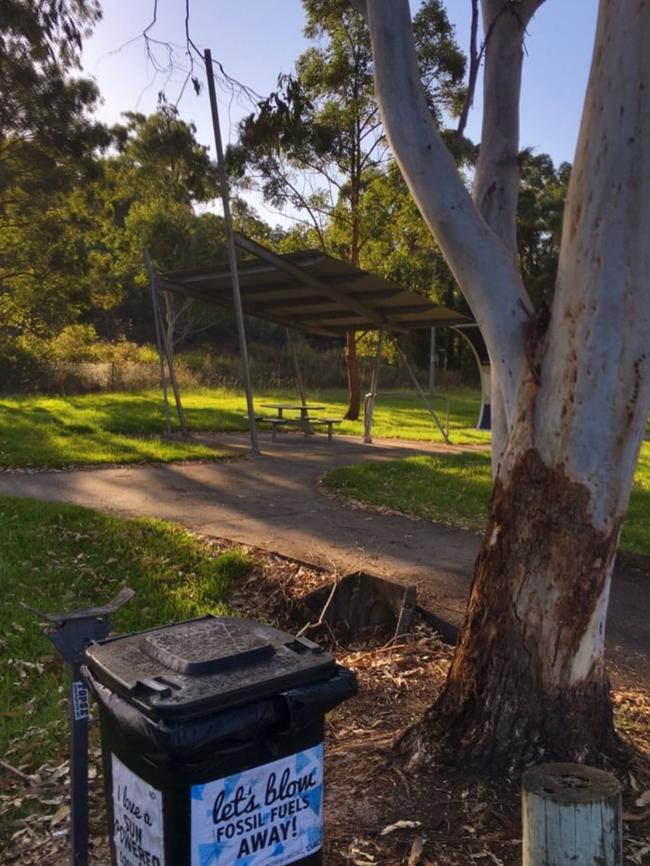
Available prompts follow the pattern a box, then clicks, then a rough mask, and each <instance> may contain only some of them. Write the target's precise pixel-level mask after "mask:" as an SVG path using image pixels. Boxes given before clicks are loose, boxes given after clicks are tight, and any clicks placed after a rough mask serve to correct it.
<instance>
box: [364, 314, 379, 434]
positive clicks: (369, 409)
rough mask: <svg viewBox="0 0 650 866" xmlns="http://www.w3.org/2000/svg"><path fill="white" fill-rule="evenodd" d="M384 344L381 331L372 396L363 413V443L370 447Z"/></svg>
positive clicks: (368, 398)
mask: <svg viewBox="0 0 650 866" xmlns="http://www.w3.org/2000/svg"><path fill="white" fill-rule="evenodd" d="M383 343H384V329H383V328H380V329H379V339H378V340H377V353H376V354H375V364H374V367H373V368H372V378H371V380H370V394H368V397H367V399H366V402H365V404H364V412H363V441H364V442H366V443H367V444H368V445H371V444H372V416H373V414H374V411H375V400H376V399H377V387H378V385H379V367H380V364H381V350H382V346H383Z"/></svg>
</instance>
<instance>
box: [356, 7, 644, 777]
mask: <svg viewBox="0 0 650 866" xmlns="http://www.w3.org/2000/svg"><path fill="white" fill-rule="evenodd" d="M542 2H543V0H482V15H483V21H484V29H485V37H484V38H485V42H486V52H485V72H484V119H483V130H482V141H481V148H480V161H479V165H478V168H477V172H476V179H475V186H474V190H473V196H470V195H469V193H468V192H467V191H466V189H465V187H464V186H463V183H462V181H461V179H460V177H459V175H458V172H457V170H456V167H455V165H454V162H453V159H452V158H451V156H450V155H449V153H448V151H447V150H446V149H445V147H444V145H443V143H442V140H441V138H440V135H439V133H438V130H437V129H436V127H435V124H434V123H433V122H432V119H431V115H430V112H429V110H428V107H427V103H426V100H425V97H424V94H423V91H422V87H421V85H420V81H419V78H418V70H417V63H416V58H415V51H414V47H413V39H412V28H411V19H410V11H409V4H408V0H367V3H366V2H360V0H354V5H355V6H356V8H357V9H358V10H359V11H361V12H362V13H363V14H364V15H365V16H366V20H367V23H368V26H369V29H370V34H371V39H372V46H373V53H374V69H375V88H376V94H377V100H378V103H379V106H380V109H381V114H382V120H383V124H384V127H385V130H386V133H387V135H388V138H389V141H390V144H391V146H392V149H393V152H394V154H395V157H396V159H397V161H398V163H399V165H400V168H401V171H402V173H403V175H404V177H405V179H406V181H407V183H408V185H409V188H410V190H411V193H412V195H413V196H414V198H415V200H416V202H417V204H418V207H419V209H420V211H421V213H422V214H423V216H424V219H425V220H426V222H427V224H428V226H429V228H430V229H431V231H432V232H433V234H434V235H435V237H436V240H437V242H438V244H439V246H440V248H441V249H442V251H443V253H444V255H445V257H446V259H447V262H448V264H449V265H450V268H451V270H452V272H453V274H454V276H455V278H456V280H457V281H458V284H459V286H460V287H461V290H462V291H463V293H464V295H465V297H466V298H467V300H468V302H469V304H470V306H471V308H472V310H473V312H474V315H475V317H476V319H477V321H478V323H479V325H480V327H481V329H482V331H483V334H484V337H485V339H486V342H487V345H488V349H489V353H490V357H491V360H492V368H493V371H494V382H493V392H494V403H495V405H496V406H497V408H498V411H497V413H496V414H497V418H496V425H495V429H494V431H493V472H494V480H495V484H494V491H493V496H492V501H491V506H490V517H489V521H488V525H487V528H486V531H485V535H484V537H483V541H482V545H481V548H480V552H479V556H478V559H477V562H476V566H475V572H474V580H473V585H472V589H471V593H470V599H469V603H468V609H467V613H466V618H465V622H464V626H463V629H462V632H461V636H460V639H459V643H458V647H457V649H456V652H455V656H454V660H453V663H452V666H451V669H450V673H449V676H448V680H447V683H446V685H445V688H444V689H443V692H442V694H441V695H440V697H439V698H438V700H437V701H436V703H435V704H434V705H433V706H432V707H431V708H430V709H429V711H428V712H427V713H426V715H425V717H424V719H423V720H422V721H421V722H420V723H419V724H417V725H416V726H415V727H413V728H412V729H410V731H409V732H408V733H407V734H406V735H405V737H404V739H403V741H402V744H403V746H404V747H405V749H407V751H408V754H409V755H410V757H411V760H412V761H413V762H414V763H417V762H420V761H426V760H428V759H429V758H431V756H432V755H433V754H434V753H435V752H436V751H437V750H438V749H439V748H441V747H442V746H444V747H445V749H446V754H447V755H451V756H454V757H455V758H456V759H459V758H462V759H463V760H464V761H468V762H472V763H475V764H477V765H481V766H483V767H491V768H495V769H496V768H501V769H504V768H513V767H516V766H521V765H523V764H526V763H529V762H532V761H536V760H539V759H541V758H545V759H547V758H563V759H570V760H579V761H598V760H601V759H602V756H603V755H611V754H612V753H613V752H614V751H615V749H616V738H615V734H614V728H613V721H612V712H611V702H610V698H609V683H608V679H607V675H606V671H605V664H604V631H605V618H606V613H607V605H608V596H609V589H610V581H611V574H612V568H613V563H614V558H615V554H616V547H617V541H618V536H619V531H620V527H621V524H622V521H623V519H624V516H625V512H626V508H627V503H628V498H629V493H630V489H631V485H632V478H633V472H634V467H635V463H636V458H637V455H638V451H639V447H640V444H641V440H642V437H643V432H644V428H645V422H646V418H647V415H648V409H649V407H650V387H649V378H648V363H649V358H648V355H649V354H650V352H649V349H648V337H647V335H648V332H649V331H648V327H649V325H650V322H649V316H650V293H649V289H650V286H649V276H650V274H649V267H650V261H649V256H650V205H649V202H650V189H649V186H650V53H649V52H648V50H647V46H648V44H650V3H648V2H647V0H600V9H599V17H598V26H597V31H596V38H595V46H594V54H593V60H592V67H591V73H590V78H589V84H588V89H587V94H586V99H585V106H584V112H583V117H582V122H581V129H580V135H579V140H578V145H577V150H576V157H575V163H574V168H573V172H572V175H571V179H570V183H569V189H568V193H567V203H566V207H565V214H564V225H563V234H562V244H561V250H560V258H559V266H558V273H557V280H556V289H555V295H554V300H553V305H552V308H551V309H550V310H539V311H535V310H534V309H533V306H532V304H531V302H530V300H529V298H528V297H527V295H526V292H525V290H524V287H523V283H522V279H521V275H520V273H519V270H518V265H517V261H516V254H515V251H516V238H515V214H516V207H517V184H518V166H517V153H518V104H519V95H520V93H519V91H520V81H521V65H522V57H523V39H524V34H525V30H526V26H527V24H528V23H529V21H530V19H531V17H532V15H533V14H534V13H535V12H536V11H537V9H538V8H539V6H541V5H542ZM557 14H560V13H559V12H558V13H557Z"/></svg>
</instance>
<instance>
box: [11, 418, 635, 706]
mask: <svg viewBox="0 0 650 866" xmlns="http://www.w3.org/2000/svg"><path fill="white" fill-rule="evenodd" d="M218 441H219V442H220V443H221V444H226V445H229V446H231V447H233V448H234V449H235V450H237V451H241V450H244V451H246V450H247V440H246V437H245V436H243V435H234V434H233V435H232V436H221V437H219V439H218ZM261 445H262V450H263V454H262V456H260V457H256V458H253V457H247V458H245V459H238V460H233V461H220V462H216V463H185V464H156V465H147V466H121V467H115V468H104V469H93V470H87V469H84V470H77V471H71V472H42V473H37V474H29V475H28V474H2V475H0V494H6V495H18V496H32V497H35V498H37V499H46V500H54V501H65V502H74V503H77V504H79V505H85V506H90V507H93V508H99V509H104V510H109V511H112V512H115V513H117V514H121V515H127V516H136V515H147V516H151V517H159V518H163V519H166V520H174V521H177V522H179V523H181V524H183V525H185V526H187V527H188V528H190V529H192V530H195V531H197V532H200V533H204V534H206V535H212V536H216V537H219V538H227V539H231V540H233V541H238V542H242V543H244V544H249V545H252V546H255V547H260V548H262V549H265V550H269V551H275V552H278V553H280V554H283V555H285V556H290V557H295V558H296V559H302V560H306V561H309V562H312V563H316V564H318V565H321V566H324V567H327V568H330V569H333V570H337V571H339V572H345V571H352V570H354V569H357V568H363V569H365V570H367V571H371V572H374V573H377V574H381V575H385V576H386V577H390V578H392V579H394V580H398V581H404V582H409V583H415V584H417V586H418V591H419V595H420V598H421V603H423V604H424V605H425V606H428V607H429V608H430V609H431V610H433V611H434V612H435V613H436V614H437V615H438V616H439V617H441V619H443V620H445V621H447V622H449V623H451V624H452V625H456V626H457V625H459V624H460V622H461V620H462V615H463V611H464V607H465V601H466V597H467V592H468V590H469V586H470V581H471V575H472V568H473V564H474V559H475V557H476V553H477V551H478V545H479V536H478V535H476V534H474V533H471V532H467V531H464V530H457V529H449V528H446V527H443V526H440V525H437V524H431V523H428V522H425V521H421V520H416V519H411V518H408V517H404V516H400V515H394V514H382V513H379V512H373V511H368V510H364V509H360V508H354V507H352V506H350V505H348V504H345V503H343V502H342V501H341V500H339V499H335V498H333V497H331V496H327V495H324V494H322V493H321V492H320V491H319V488H318V480H319V478H320V477H321V476H322V475H324V474H325V473H326V472H329V471H330V470H331V469H334V468H336V467H339V466H345V465H348V464H351V463H359V462H364V461H382V460H393V459H395V458H396V457H402V456H407V455H408V454H412V453H414V452H421V453H422V452H423V453H427V452H431V451H432V450H437V451H440V450H445V449H444V448H441V447H434V446H428V447H427V446H423V445H422V444H420V443H405V442H402V443H399V444H396V443H394V442H391V443H388V444H387V443H380V444H378V445H375V446H367V445H363V444H362V443H359V442H358V440H352V439H349V438H346V437H337V438H335V439H334V441H333V442H331V443H328V442H327V440H326V439H325V438H324V437H310V438H309V439H308V440H305V439H304V438H302V437H301V436H300V435H290V434H287V435H286V436H285V437H283V438H282V440H280V441H278V442H277V443H271V442H270V441H269V440H267V439H265V438H261ZM453 450H461V449H453ZM649 580H650V578H647V577H646V576H645V575H642V574H640V573H638V572H635V571H633V570H632V569H628V568H622V567H618V568H617V570H616V574H615V579H614V586H613V592H612V601H611V605H610V616H609V622H608V652H609V657H610V664H611V665H612V667H613V672H614V674H615V677H616V679H617V680H619V681H621V682H623V683H625V684H626V685H627V686H631V687H648V688H649V689H650V670H649V669H648V668H649V666H648V662H647V653H648V650H649V649H650V623H649V620H648V617H647V615H646V611H647V608H648V589H647V588H648V586H649V584H648V581H649Z"/></svg>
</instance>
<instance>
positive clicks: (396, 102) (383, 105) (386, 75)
mask: <svg viewBox="0 0 650 866" xmlns="http://www.w3.org/2000/svg"><path fill="white" fill-rule="evenodd" d="M368 23H369V27H370V34H371V39H372V45H373V54H374V59H375V88H376V94H377V101H378V103H379V106H380V110H381V114H382V119H383V122H384V128H385V129H386V133H387V136H388V139H389V142H390V144H391V147H392V149H393V153H394V154H395V157H396V159H397V162H398V164H399V166H400V169H401V171H402V174H403V176H404V178H405V179H406V182H407V184H408V186H409V188H410V190H411V193H412V195H413V197H414V199H415V201H416V203H417V205H418V208H419V209H420V212H421V213H422V216H423V217H424V219H425V221H426V223H427V225H428V226H429V228H430V229H431V231H432V233H433V234H434V236H435V238H436V240H437V242H438V245H439V246H440V249H441V250H442V252H443V254H444V256H445V258H446V260H447V263H448V264H449V267H450V268H451V270H452V273H453V274H454V277H455V278H456V280H457V282H458V284H459V286H460V287H461V289H462V291H463V294H464V295H465V297H466V299H467V301H468V303H469V305H470V307H471V308H472V312H473V313H474V315H475V317H476V320H477V322H478V324H479V326H480V327H481V330H482V332H483V336H484V338H485V340H486V343H487V346H488V350H489V352H490V357H491V359H492V364H493V365H494V367H495V370H496V372H497V375H498V378H499V381H500V383H501V387H502V391H503V395H504V404H505V411H506V417H507V419H508V423H509V424H511V423H512V422H513V421H514V416H515V406H516V396H517V390H518V386H519V383H520V380H521V376H522V372H523V369H524V359H525V352H524V339H523V337H524V327H523V326H524V323H525V322H526V320H527V319H528V316H529V313H530V311H531V305H530V302H529V300H528V298H527V296H526V293H525V290H524V288H523V284H522V282H521V277H520V275H519V272H518V270H517V267H516V262H515V260H514V256H513V255H512V254H511V251H510V249H509V248H508V247H506V246H505V245H504V244H503V243H502V242H501V241H500V240H499V238H498V237H497V236H496V234H495V233H494V232H493V231H492V229H491V228H490V227H489V226H488V224H487V223H486V221H485V220H484V219H483V218H482V217H481V215H480V213H479V212H478V211H477V208H476V206H475V205H474V204H473V202H472V200H471V198H470V196H469V194H468V192H467V190H466V189H465V186H464V184H463V181H462V179H461V177H460V174H459V173H458V169H457V167H456V164H455V162H454V159H453V157H452V155H451V154H450V152H449V151H448V150H447V148H446V147H445V145H444V143H443V141H442V138H441V136H440V133H439V132H438V130H437V128H436V126H435V124H434V122H433V120H432V118H431V113H430V111H429V107H428V105H427V100H426V96H425V93H424V90H423V88H422V85H421V82H420V75H419V69H418V64H417V56H416V51H415V45H414V41H413V32H412V25H411V16H410V9H409V5H408V0H373V2H372V3H371V4H369V6H368Z"/></svg>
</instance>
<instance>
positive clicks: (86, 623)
mask: <svg viewBox="0 0 650 866" xmlns="http://www.w3.org/2000/svg"><path fill="white" fill-rule="evenodd" d="M134 595H135V592H134V591H133V590H132V589H130V588H129V587H127V586H125V587H124V588H123V589H121V590H120V592H118V594H117V595H116V596H115V598H114V599H113V600H112V601H109V602H108V604H104V605H101V606H99V607H88V608H82V609H80V610H71V611H62V612H58V613H47V612H45V611H42V610H38V609H37V608H35V607H32V606H31V605H29V604H25V602H22V606H23V607H24V608H25V610H28V611H30V613H33V614H34V615H35V616H37V617H38V618H39V619H42V620H45V622H48V623H51V624H52V625H53V626H54V627H53V628H49V629H47V631H46V632H45V633H46V635H47V637H48V638H49V639H50V640H51V641H52V643H53V644H54V646H55V647H56V648H57V650H58V651H59V653H60V654H61V655H62V656H63V658H64V659H65V661H66V662H67V664H68V665H69V667H70V677H71V683H70V725H71V740H70V800H71V803H70V820H71V827H72V830H71V835H70V853H71V858H70V863H71V864H72V866H87V864H88V709H89V708H88V689H87V688H86V684H85V683H84V681H83V680H82V678H81V665H82V663H83V661H84V654H85V652H86V647H87V646H88V645H89V644H90V643H92V642H93V641H98V640H104V638H106V637H108V634H109V632H110V630H111V623H110V619H109V617H110V616H111V614H113V613H115V611H117V610H119V609H120V608H121V607H122V606H123V605H125V604H126V603H127V601H130V600H131V599H132V598H133V596H134Z"/></svg>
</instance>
